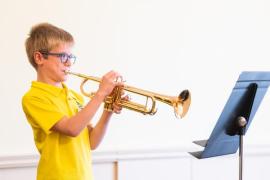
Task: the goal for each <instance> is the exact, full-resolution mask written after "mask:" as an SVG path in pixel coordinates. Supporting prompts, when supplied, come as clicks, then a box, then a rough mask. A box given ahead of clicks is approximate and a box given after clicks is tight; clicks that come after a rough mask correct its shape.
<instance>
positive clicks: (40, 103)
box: [22, 97, 64, 134]
mask: <svg viewBox="0 0 270 180" xmlns="http://www.w3.org/2000/svg"><path fill="white" fill-rule="evenodd" d="M22 106H23V110H24V113H25V115H26V117H27V120H28V121H29V123H30V124H31V126H32V127H33V128H41V129H42V130H43V131H44V132H45V133H46V134H49V133H50V132H51V130H50V129H51V128H52V127H53V126H54V125H55V124H56V123H57V122H58V121H59V120H60V119H62V118H63V117H64V114H63V113H61V112H60V111H59V110H58V108H57V107H56V105H54V104H52V103H51V102H49V101H46V100H44V99H40V98H38V97H23V99H22Z"/></svg>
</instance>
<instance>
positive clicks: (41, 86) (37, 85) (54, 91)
mask: <svg viewBox="0 0 270 180" xmlns="http://www.w3.org/2000/svg"><path fill="white" fill-rule="evenodd" d="M62 87H63V88H60V87H56V86H53V85H50V84H46V83H43V82H38V81H32V88H37V89H40V90H42V91H46V92H48V93H50V94H52V95H53V96H59V95H60V93H62V92H63V91H64V92H68V88H67V86H66V85H65V84H64V83H62Z"/></svg>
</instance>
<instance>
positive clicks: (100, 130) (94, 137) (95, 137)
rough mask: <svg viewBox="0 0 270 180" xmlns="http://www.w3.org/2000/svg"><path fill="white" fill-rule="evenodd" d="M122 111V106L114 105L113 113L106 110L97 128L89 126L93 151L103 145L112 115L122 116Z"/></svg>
mask: <svg viewBox="0 0 270 180" xmlns="http://www.w3.org/2000/svg"><path fill="white" fill-rule="evenodd" d="M122 99H123V100H126V101H128V100H129V96H125V97H123V98H122ZM121 111H122V106H121V105H117V104H113V112H109V111H106V110H104V111H103V113H102V115H101V117H100V119H99V121H98V123H97V124H96V126H95V127H92V125H91V124H89V125H88V126H87V128H88V131H89V139H90V146H91V149H92V150H94V149H96V148H97V147H98V145H99V144H100V143H101V141H102V139H103V137H104V135H105V133H106V130H107V127H108V124H109V121H110V119H111V116H112V114H113V113H116V114H120V113H121Z"/></svg>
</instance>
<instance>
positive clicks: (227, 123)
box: [190, 72, 270, 180]
mask: <svg viewBox="0 0 270 180" xmlns="http://www.w3.org/2000/svg"><path fill="white" fill-rule="evenodd" d="M269 84H270V72H242V73H241V74H240V76H239V78H238V80H237V82H236V84H235V86H234V88H233V90H232V92H231V95H230V97H229V99H228V101H227V103H226V105H225V107H224V109H223V111H222V113H221V115H220V117H219V119H218V121H217V123H216V125H215V127H214V129H213V131H212V133H211V135H210V137H209V139H208V140H200V141H194V143H195V144H198V145H200V146H203V147H204V150H203V151H198V152H190V154H191V155H193V156H195V157H196V158H198V159H204V158H210V157H215V156H222V155H227V154H233V153H236V151H237V150H238V148H239V180H242V177H243V176H242V174H243V136H244V135H245V134H246V132H247V129H248V127H249V126H250V124H251V121H252V119H253V117H254V116H255V113H256V111H257V109H258V108H259V106H260V104H261V101H262V99H263V97H264V95H265V93H266V91H267V89H268V86H269Z"/></svg>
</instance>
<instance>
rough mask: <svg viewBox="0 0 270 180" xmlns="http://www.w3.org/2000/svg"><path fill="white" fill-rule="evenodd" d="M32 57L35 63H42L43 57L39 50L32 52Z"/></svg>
mask: <svg viewBox="0 0 270 180" xmlns="http://www.w3.org/2000/svg"><path fill="white" fill-rule="evenodd" d="M34 59H35V63H36V64H37V65H41V64H43V60H44V57H43V55H42V54H41V53H40V52H38V51H36V52H34Z"/></svg>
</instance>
